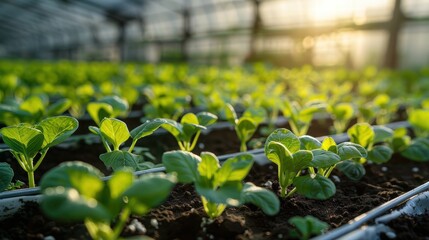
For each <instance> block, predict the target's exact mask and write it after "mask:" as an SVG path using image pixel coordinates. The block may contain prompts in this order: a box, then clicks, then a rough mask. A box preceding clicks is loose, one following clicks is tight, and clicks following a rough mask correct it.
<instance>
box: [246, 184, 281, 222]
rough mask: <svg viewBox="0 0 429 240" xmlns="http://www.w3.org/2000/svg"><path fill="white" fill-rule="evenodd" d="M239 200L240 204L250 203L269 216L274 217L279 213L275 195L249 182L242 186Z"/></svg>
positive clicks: (277, 200) (278, 203)
mask: <svg viewBox="0 0 429 240" xmlns="http://www.w3.org/2000/svg"><path fill="white" fill-rule="evenodd" d="M240 198H241V202H243V203H252V204H253V205H256V206H258V207H259V208H260V209H262V211H263V212H264V213H265V214H267V215H270V216H273V215H276V214H277V213H278V212H279V211H280V201H279V199H278V197H277V195H276V194H274V193H273V192H271V191H269V190H267V189H265V188H261V187H258V186H255V185H254V184H253V183H251V182H247V183H245V184H244V187H243V190H242V191H241V197H240Z"/></svg>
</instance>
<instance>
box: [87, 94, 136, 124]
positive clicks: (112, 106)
mask: <svg viewBox="0 0 429 240" xmlns="http://www.w3.org/2000/svg"><path fill="white" fill-rule="evenodd" d="M128 109H129V106H128V102H127V101H126V100H125V99H121V98H119V97H118V96H108V97H104V98H102V99H100V100H98V101H96V102H91V103H89V104H88V106H87V111H88V113H89V115H90V116H91V118H92V120H94V122H95V123H96V124H97V126H100V123H101V121H102V120H103V119H104V118H116V117H118V116H121V115H125V114H126V113H127V112H128Z"/></svg>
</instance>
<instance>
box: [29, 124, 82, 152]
mask: <svg viewBox="0 0 429 240" xmlns="http://www.w3.org/2000/svg"><path fill="white" fill-rule="evenodd" d="M78 126H79V122H78V121H77V120H76V119H75V118H73V117H68V116H57V117H50V118H46V119H45V120H43V121H41V122H40V123H39V124H38V125H37V126H36V128H37V129H39V130H40V131H42V133H43V136H44V141H43V145H42V148H49V147H52V146H55V145H57V144H60V143H62V142H63V141H65V140H66V139H67V138H69V137H70V136H71V135H72V134H73V133H74V132H75V131H76V130H77V128H78Z"/></svg>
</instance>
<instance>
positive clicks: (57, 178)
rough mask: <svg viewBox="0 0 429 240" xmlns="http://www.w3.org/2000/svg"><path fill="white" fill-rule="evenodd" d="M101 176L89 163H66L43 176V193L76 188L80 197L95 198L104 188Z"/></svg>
mask: <svg viewBox="0 0 429 240" xmlns="http://www.w3.org/2000/svg"><path fill="white" fill-rule="evenodd" d="M101 176H102V173H101V172H100V171H99V170H98V169H96V168H94V167H93V166H91V165H89V164H87V163H84V162H65V163H62V164H60V165H59V166H58V167H55V168H53V169H51V170H50V171H49V172H47V173H46V174H45V175H43V177H42V179H41V181H40V188H41V189H42V191H45V190H46V189H48V188H53V187H57V186H62V187H63V188H75V189H76V190H77V191H78V192H79V194H80V195H83V196H85V197H88V198H95V197H96V196H97V194H99V193H100V192H101V191H102V189H103V186H104V184H103V181H101V179H100V178H101Z"/></svg>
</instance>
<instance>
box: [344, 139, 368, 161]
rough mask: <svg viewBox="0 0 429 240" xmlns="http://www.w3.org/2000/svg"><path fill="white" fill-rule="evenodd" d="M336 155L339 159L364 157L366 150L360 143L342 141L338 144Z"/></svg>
mask: <svg viewBox="0 0 429 240" xmlns="http://www.w3.org/2000/svg"><path fill="white" fill-rule="evenodd" d="M338 155H339V156H340V157H341V160H348V159H352V158H361V157H363V158H365V157H366V156H367V152H366V150H365V148H363V147H362V146H361V145H359V144H356V143H351V142H344V143H340V144H339V145H338Z"/></svg>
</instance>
